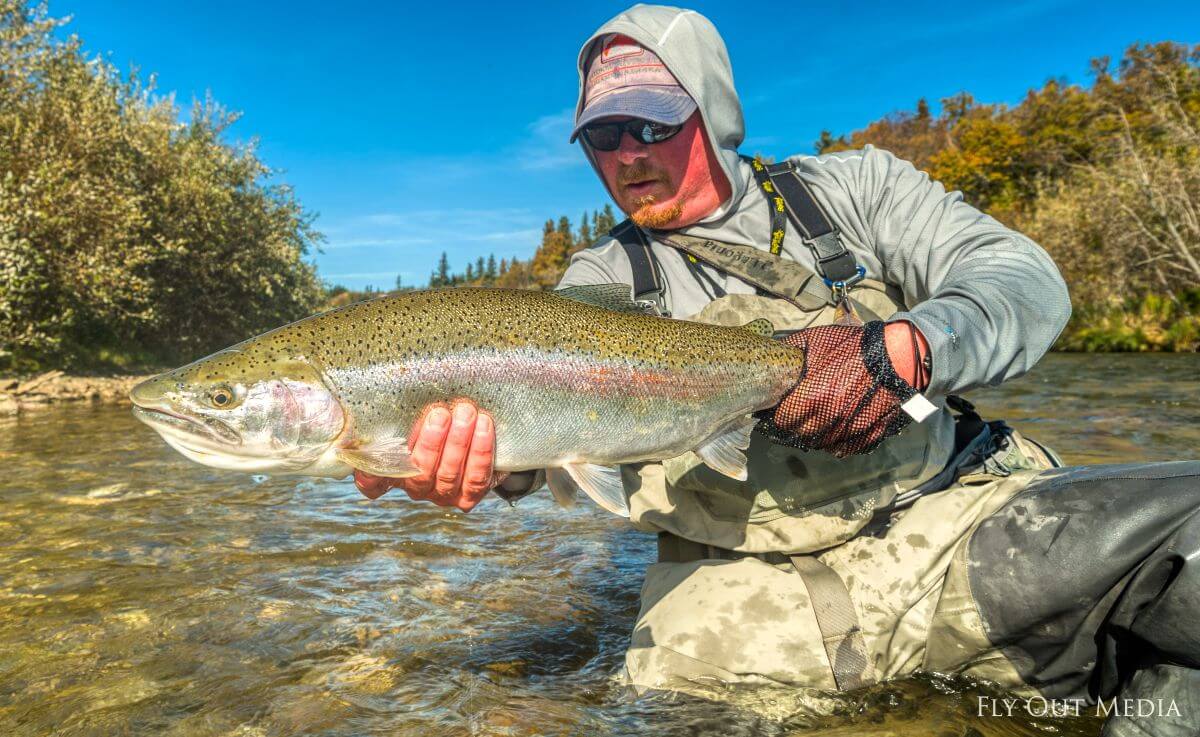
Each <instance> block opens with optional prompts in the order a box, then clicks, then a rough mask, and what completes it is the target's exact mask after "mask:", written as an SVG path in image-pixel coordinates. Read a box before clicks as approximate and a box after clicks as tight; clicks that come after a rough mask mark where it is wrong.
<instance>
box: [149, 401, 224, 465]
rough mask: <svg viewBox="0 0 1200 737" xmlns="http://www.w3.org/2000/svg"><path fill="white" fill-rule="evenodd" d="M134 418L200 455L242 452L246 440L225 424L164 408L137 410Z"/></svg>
mask: <svg viewBox="0 0 1200 737" xmlns="http://www.w3.org/2000/svg"><path fill="white" fill-rule="evenodd" d="M133 416H134V417H136V418H138V419H139V420H141V421H142V422H144V423H146V424H147V425H149V426H150V427H152V428H154V429H155V430H156V431H157V432H158V433H159V434H160V435H162V436H163V437H164V438H165V439H167V440H168V441H171V440H175V441H179V442H182V443H185V444H187V445H188V446H191V447H192V448H194V449H195V450H196V451H198V452H200V451H206V450H207V451H215V452H218V453H229V452H231V451H234V450H236V449H237V448H240V447H241V445H242V437H241V435H238V433H237V432H236V431H235V430H234V429H233V428H231V427H230V426H229V425H227V424H225V423H224V422H222V421H221V420H218V419H215V418H212V417H188V416H187V415H181V414H178V413H176V412H172V411H170V410H168V409H163V408H161V407H146V406H143V405H140V404H135V405H134V406H133Z"/></svg>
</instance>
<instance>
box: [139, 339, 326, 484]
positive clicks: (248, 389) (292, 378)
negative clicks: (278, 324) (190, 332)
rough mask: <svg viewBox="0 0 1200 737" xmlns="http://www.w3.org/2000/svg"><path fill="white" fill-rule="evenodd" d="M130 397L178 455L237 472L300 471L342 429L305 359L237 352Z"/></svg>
mask: <svg viewBox="0 0 1200 737" xmlns="http://www.w3.org/2000/svg"><path fill="white" fill-rule="evenodd" d="M129 398H130V399H131V400H132V401H133V405H134V408H133V412H134V415H135V416H136V417H137V418H138V419H139V420H141V421H142V422H144V423H146V424H147V425H149V426H150V427H152V428H154V429H155V430H156V431H157V432H158V433H159V434H160V435H161V436H162V437H163V439H164V440H165V441H166V442H167V444H169V445H170V446H171V447H173V448H175V449H176V450H178V451H179V452H180V453H182V454H183V455H184V456H186V457H188V458H190V459H191V460H193V461H196V462H198V463H203V464H204V465H207V466H213V467H216V468H224V469H231V470H237V471H249V472H263V473H267V472H275V473H303V472H304V469H305V468H307V467H309V466H311V465H312V464H313V463H315V462H316V461H317V460H318V459H320V458H321V457H322V455H323V454H324V453H325V451H326V450H327V449H329V448H330V447H331V446H332V445H334V443H335V442H336V441H337V439H338V438H339V436H340V435H341V434H342V432H343V430H344V429H345V426H346V417H345V413H344V412H343V410H342V406H341V404H340V403H339V402H338V400H337V398H336V396H335V395H334V394H333V393H332V392H331V391H330V390H329V389H328V387H327V386H326V384H325V382H324V381H323V380H322V378H321V372H320V371H318V370H317V369H316V368H315V367H314V366H313V365H312V364H311V363H310V362H309V361H307V360H305V359H303V358H278V357H270V356H263V355H262V354H261V352H260V351H255V350H253V349H249V350H243V349H240V348H239V347H237V346H235V347H234V348H230V349H227V350H224V351H220V352H218V353H214V354H213V355H211V356H208V357H206V358H202V359H200V360H198V361H196V362H194V363H190V364H188V365H186V366H183V367H181V368H177V369H175V370H174V371H168V372H166V373H163V374H159V375H158V376H155V377H152V378H150V379H147V380H145V381H143V382H141V383H140V384H138V385H137V386H135V387H134V388H133V389H132V390H131V391H130V393H129Z"/></svg>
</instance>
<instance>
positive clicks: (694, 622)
mask: <svg viewBox="0 0 1200 737" xmlns="http://www.w3.org/2000/svg"><path fill="white" fill-rule="evenodd" d="M793 48H801V47H799V46H798V45H797V44H792V43H783V44H780V43H773V44H772V45H771V47H770V49H769V51H770V53H772V54H776V55H777V58H778V59H779V60H780V61H781V62H786V61H788V60H789V56H788V52H789V51H791V49H793ZM801 53H802V52H801ZM578 70H579V78H580V91H579V99H578V104H577V106H576V115H575V130H574V132H573V134H572V140H578V141H579V142H580V143H581V147H582V149H583V151H584V154H585V155H586V156H587V157H588V160H589V161H590V162H591V164H592V166H593V167H594V168H595V170H596V172H597V174H599V176H600V178H601V180H602V181H603V182H604V184H605V186H606V187H607V188H608V191H609V194H610V195H611V196H612V198H613V200H614V201H616V203H617V204H618V205H619V206H620V208H621V209H622V210H623V211H624V212H625V213H626V214H627V215H628V216H629V219H628V220H626V221H625V222H623V223H621V224H620V225H618V226H617V227H616V228H615V229H614V230H613V231H612V232H611V233H609V234H608V236H607V237H605V238H602V239H601V240H600V241H598V242H597V243H596V244H595V245H594V246H592V247H591V248H588V249H586V250H584V251H581V252H579V253H577V254H575V255H574V256H573V257H572V261H571V264H570V266H569V268H568V269H567V272H566V274H565V275H564V277H563V279H562V283H561V284H560V288H559V290H557V291H556V292H554V293H542V292H525V291H513V290H491V289H460V290H433V291H425V292H410V293H404V294H401V295H395V296H391V297H387V298H383V299H376V300H371V301H368V302H363V303H359V304H356V305H350V306H347V307H344V308H340V309H338V310H334V311H332V312H329V313H325V314H322V315H316V316H313V317H310V318H307V319H305V320H301V321H299V322H296V323H293V324H291V325H287V326H284V327H282V328H279V329H277V330H274V331H271V332H269V333H266V334H264V335H262V336H258V337H256V338H252V339H250V340H247V341H244V342H243V343H239V344H237V345H235V346H233V347H231V348H229V349H226V350H224V351H220V352H218V353H216V354H213V355H212V356H208V357H206V358H203V359H201V360H199V361H196V362H194V363H193V364H189V365H188V366H184V367H182V368H180V369H176V370H174V371H171V372H167V373H165V374H162V375H161V376H158V377H155V378H153V379H150V380H147V381H145V382H143V383H142V384H139V385H138V386H137V387H135V388H134V390H133V391H132V392H131V398H132V400H133V402H134V404H135V410H134V411H135V413H136V414H137V416H138V417H139V418H140V419H142V420H144V421H145V422H146V423H147V424H150V425H151V426H152V427H154V428H155V429H156V430H157V431H158V432H159V433H160V434H162V436H163V438H164V439H165V440H166V441H167V442H168V443H170V444H171V445H172V446H173V447H175V448H177V449H178V450H179V451H180V452H182V453H183V454H184V455H186V456H187V457H189V458H192V459H193V460H196V461H198V462H201V463H206V464H208V465H212V466H217V467H220V468H233V469H240V470H243V471H247V472H277V473H299V474H307V475H315V476H330V477H335V478H342V477H345V476H347V475H349V474H350V473H353V474H354V477H355V481H356V483H357V484H358V486H359V488H360V490H362V492H363V493H364V494H366V495H367V496H369V497H371V498H376V497H378V496H379V495H381V494H383V493H384V492H386V491H387V490H388V489H389V488H393V487H400V488H403V489H404V491H405V492H406V493H408V495H409V496H411V497H412V498H414V499H427V500H430V501H433V502H435V503H436V504H439V505H443V506H455V507H458V508H459V509H462V510H464V511H466V510H470V509H471V508H473V507H474V506H475V505H476V504H478V503H479V501H480V500H481V499H482V498H483V496H484V495H485V494H487V493H488V492H489V491H491V490H495V492H496V493H497V494H499V495H501V496H503V497H505V498H507V499H516V498H519V497H520V496H522V495H524V494H527V493H530V492H532V491H534V490H536V489H538V488H540V487H541V486H542V485H543V484H545V485H548V486H549V487H550V490H551V492H552V493H553V494H554V496H555V497H556V498H557V499H559V500H560V501H561V502H564V503H570V502H571V501H572V500H573V499H574V498H575V497H576V495H577V492H583V493H585V494H586V495H587V496H589V497H591V498H592V499H594V500H595V501H597V502H598V503H599V504H600V505H601V506H603V507H604V508H606V509H608V510H610V511H613V512H616V513H618V514H622V515H625V516H627V517H629V518H630V520H631V522H632V523H633V524H634V525H635V526H636V527H637V528H638V529H641V530H644V531H647V532H653V533H656V534H657V537H658V560H659V562H658V563H656V564H654V565H652V566H651V567H650V568H649V569H648V570H647V572H646V579H645V583H644V585H643V588H642V607H641V612H640V613H639V616H638V620H637V623H636V625H635V628H634V631H633V634H632V637H631V642H630V646H629V650H628V653H627V654H626V659H625V673H626V676H627V678H628V680H629V682H630V683H631V684H632V685H633V686H635V687H636V688H638V689H641V690H652V689H653V690H679V691H693V692H698V693H712V692H711V691H710V689H711V688H712V687H714V686H718V687H722V688H724V687H728V686H730V685H739V684H740V685H756V686H782V687H805V688H818V689H829V690H850V689H854V688H858V687H861V686H865V685H870V684H872V683H875V682H878V681H881V680H884V679H888V678H893V677H897V676H904V675H907V674H911V673H913V672H916V671H938V672H943V673H955V674H962V675H966V676H971V677H978V678H983V679H987V680H990V681H993V682H995V683H998V684H1000V685H1002V686H1004V687H1006V688H1009V689H1011V690H1013V691H1014V692H1016V693H1017V694H1020V695H1024V696H1026V697H1029V698H1038V699H1047V700H1050V699H1064V700H1071V703H1073V704H1079V703H1081V701H1082V702H1087V703H1093V704H1096V703H1100V704H1107V705H1108V706H1107V707H1106V708H1105V710H1104V712H1103V713H1105V714H1111V717H1110V719H1109V720H1108V722H1107V723H1106V725H1105V734H1106V735H1109V736H1110V737H1112V736H1114V735H1117V736H1119V735H1156V736H1159V737H1165V736H1167V735H1183V734H1189V735H1190V734H1195V733H1196V729H1197V725H1200V625H1198V623H1197V621H1196V612H1197V611H1200V572H1198V567H1200V515H1198V514H1197V512H1198V510H1200V462H1182V463H1143V464H1126V465H1119V466H1117V465H1113V466H1086V467H1077V468H1062V467H1061V465H1062V464H1061V463H1060V462H1059V460H1058V458H1057V456H1056V455H1055V454H1054V453H1053V452H1052V451H1050V450H1049V449H1047V448H1045V447H1044V446H1042V445H1040V444H1038V443H1037V442H1035V441H1034V440H1032V439H1030V438H1026V437H1024V436H1022V435H1021V434H1020V433H1018V432H1016V431H1014V430H1012V429H1011V428H1009V427H1007V426H1006V425H1005V424H1004V423H1003V422H998V421H992V422H987V421H984V420H983V419H982V418H980V417H979V415H978V414H976V413H975V412H974V409H973V408H972V407H971V405H970V404H969V403H967V402H965V401H964V400H962V399H959V398H958V397H957V396H956V394H957V393H960V392H965V391H968V390H971V389H975V388H979V387H983V386H989V385H995V384H998V383H1000V382H1002V381H1005V380H1007V379H1010V378H1013V377H1015V376H1019V375H1021V374H1022V373H1024V372H1026V371H1028V370H1029V369H1030V368H1031V367H1032V366H1033V365H1034V363H1036V361H1037V360H1038V359H1039V358H1041V356H1042V355H1043V354H1044V353H1045V351H1046V350H1048V349H1049V347H1050V345H1051V344H1052V343H1053V341H1054V339H1055V337H1056V336H1057V335H1058V333H1059V331H1060V330H1062V328H1063V326H1064V325H1065V324H1066V321H1067V318H1068V316H1069V313H1070V303H1069V301H1068V298H1067V290H1066V286H1065V285H1064V283H1063V280H1062V278H1061V276H1060V275H1059V273H1058V269H1057V268H1056V267H1055V265H1054V263H1053V262H1052V261H1051V260H1050V258H1049V257H1048V256H1047V254H1046V253H1045V252H1044V251H1043V250H1042V249H1041V248H1040V247H1038V245H1037V244H1035V243H1033V242H1032V241H1030V240H1029V239H1028V238H1026V237H1024V236H1023V235H1021V234H1020V233H1017V232H1014V231H1012V230H1010V229H1008V228H1006V227H1004V226H1003V225H1001V224H1000V223H998V222H997V221H995V220H994V219H992V218H990V217H988V216H987V215H984V214H982V213H980V212H979V211H978V210H976V209H974V208H973V207H971V206H970V205H968V204H966V203H964V202H963V201H962V197H961V195H960V194H959V193H957V192H946V191H945V189H944V188H943V187H942V185H941V184H939V183H937V182H935V181H932V180H930V179H929V177H928V176H927V175H926V174H925V173H924V172H921V171H918V170H917V169H916V168H914V167H913V166H912V164H910V163H908V162H906V161H902V160H900V159H897V158H896V157H895V156H893V155H891V154H889V153H887V152H886V151H882V150H879V149H875V148H872V147H870V146H868V147H865V148H864V149H863V150H861V151H848V152H840V153H834V154H826V155H821V156H794V157H791V158H789V159H787V160H785V161H782V162H778V163H772V162H765V161H761V160H758V159H753V158H749V157H745V156H743V155H741V154H740V153H739V152H738V146H739V144H741V142H742V140H743V137H744V130H743V122H742V110H741V104H740V102H739V100H738V96H737V93H736V91H735V90H734V85H733V73H732V70H731V67H730V62H729V58H728V56H727V53H726V50H725V45H724V43H723V42H722V40H721V38H720V36H719V35H718V34H717V31H716V29H715V28H714V27H713V26H712V24H711V23H710V22H709V21H708V20H707V19H705V18H704V17H703V16H701V15H700V14H698V13H695V12H693V11H688V10H679V9H676V8H668V7H661V6H647V5H639V6H636V7H634V8H632V9H630V10H628V11H626V12H625V13H622V14H621V15H618V16H617V17H616V18H614V19H612V20H611V21H609V22H608V23H606V24H605V25H604V26H602V27H601V28H600V29H599V30H598V31H596V33H594V34H593V35H592V36H591V37H590V38H589V39H588V40H587V42H586V43H584V45H583V47H582V49H581V51H580V54H579V59H578ZM647 313H651V314H653V315H657V316H648V314H647ZM667 317H670V318H675V319H664V318H667ZM751 430H754V432H751ZM410 436H411V437H410ZM1114 698H1119V699H1121V700H1133V702H1136V703H1138V705H1139V708H1138V709H1137V710H1136V711H1130V710H1128V709H1121V708H1117V707H1115V706H1113V702H1112V699H1114ZM1139 699H1141V700H1143V701H1150V702H1152V703H1154V704H1156V705H1157V707H1158V708H1156V709H1154V710H1152V711H1154V713H1153V714H1149V715H1147V714H1145V713H1144V711H1143V710H1142V709H1141V708H1140V705H1141V704H1142V703H1143V701H1137V700H1139ZM1123 702H1124V701H1123ZM1128 703H1132V702H1128Z"/></svg>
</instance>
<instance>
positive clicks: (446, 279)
mask: <svg viewBox="0 0 1200 737" xmlns="http://www.w3.org/2000/svg"><path fill="white" fill-rule="evenodd" d="M453 284H454V279H453V278H452V277H451V276H450V259H449V258H447V256H446V252H445V251H442V257H441V258H440V259H438V265H437V270H436V271H435V272H434V273H433V276H431V277H430V278H429V286H431V287H449V286H452V285H453Z"/></svg>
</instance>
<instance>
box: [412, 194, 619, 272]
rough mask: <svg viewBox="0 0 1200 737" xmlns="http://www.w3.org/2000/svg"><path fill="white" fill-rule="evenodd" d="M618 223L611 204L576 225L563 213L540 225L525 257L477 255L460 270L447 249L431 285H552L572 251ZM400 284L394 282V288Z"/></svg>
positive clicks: (564, 267)
mask: <svg viewBox="0 0 1200 737" xmlns="http://www.w3.org/2000/svg"><path fill="white" fill-rule="evenodd" d="M616 224H617V218H616V214H615V213H614V212H613V209H612V205H608V204H606V205H605V206H604V207H603V208H602V209H599V210H593V211H592V212H591V213H590V214H589V213H587V212H584V213H583V215H582V217H580V219H579V225H578V227H576V226H575V225H572V223H571V219H570V218H568V217H567V216H566V215H563V216H561V217H559V218H558V220H557V221H555V220H553V219H550V220H547V221H546V224H545V225H544V226H543V228H542V241H541V243H540V244H539V245H538V247H537V249H536V250H535V251H534V253H533V256H532V257H531V258H529V259H528V260H521V259H512V260H509V259H505V258H502V259H500V261H499V262H497V261H496V257H495V255H494V254H489V255H488V257H487V258H486V259H485V258H484V257H482V256H480V257H478V258H476V260H475V261H474V262H473V263H468V264H467V266H466V268H465V269H463V270H462V271H453V270H451V267H450V259H449V257H448V256H447V255H446V252H445V251H443V252H442V256H441V258H440V259H439V260H438V264H437V267H436V268H435V269H434V270H433V272H432V273H431V274H430V275H429V286H430V287H434V288H436V287H458V286H472V287H505V288H509V289H553V288H554V286H555V285H556V284H558V280H559V279H561V278H562V275H563V272H564V271H566V269H567V264H568V263H569V262H570V259H571V254H573V253H575V252H576V251H580V250H582V249H584V248H587V247H588V246H590V245H592V244H593V243H595V242H596V241H597V240H599V239H600V238H601V237H603V236H604V234H605V233H607V232H608V231H610V230H612V229H613V227H615V226H616ZM399 287H400V285H399V284H397V288H399Z"/></svg>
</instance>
